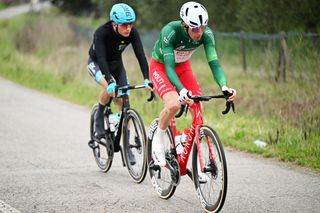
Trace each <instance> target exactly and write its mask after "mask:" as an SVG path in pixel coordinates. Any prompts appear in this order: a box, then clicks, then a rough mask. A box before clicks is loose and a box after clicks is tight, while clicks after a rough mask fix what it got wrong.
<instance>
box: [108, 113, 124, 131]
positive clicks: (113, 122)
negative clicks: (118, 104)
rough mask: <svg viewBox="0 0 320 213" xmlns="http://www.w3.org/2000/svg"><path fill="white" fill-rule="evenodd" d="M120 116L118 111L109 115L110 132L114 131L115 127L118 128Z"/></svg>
mask: <svg viewBox="0 0 320 213" xmlns="http://www.w3.org/2000/svg"><path fill="white" fill-rule="evenodd" d="M120 117H121V114H120V113H115V114H110V115H109V128H110V131H111V132H114V131H116V129H117V128H118V125H119V121H120Z"/></svg>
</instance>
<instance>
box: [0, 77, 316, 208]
mask: <svg viewBox="0 0 320 213" xmlns="http://www.w3.org/2000/svg"><path fill="white" fill-rule="evenodd" d="M97 94H98V92H97ZM89 116H90V109H87V108H84V107H81V106H77V105H74V104H70V103H68V102H65V101H62V100H59V99H57V98H54V97H51V96H48V95H45V94H42V93H40V92H37V91H34V90H31V89H27V88H24V87H21V86H19V85H17V84H14V83H12V82H9V81H7V80H4V79H1V78H0V212H19V211H20V212H203V211H202V209H201V206H200V203H199V201H198V199H197V196H196V193H195V190H194V187H193V183H192V182H191V181H190V180H189V179H188V177H183V178H182V180H181V183H180V185H179V186H178V188H177V191H176V193H175V194H174V196H173V197H172V198H170V199H169V200H162V199H160V198H158V197H157V195H156V193H155V192H154V191H153V188H152V186H151V183H150V178H149V174H147V175H148V176H147V177H146V179H145V181H144V182H143V183H142V184H135V183H133V181H132V180H131V178H130V176H129V174H128V172H127V170H126V168H124V167H122V165H121V163H120V156H119V154H116V156H115V161H114V164H113V165H112V168H111V169H110V171H109V172H108V173H107V174H105V173H102V172H100V171H99V169H98V167H97V166H96V164H95V161H94V158H93V156H92V153H91V150H90V149H89V148H88V146H87V141H88V139H89ZM226 157H227V162H228V172H229V185H228V194H227V199H226V202H225V205H224V208H223V210H222V212H254V213H256V212H290V213H291V212H320V175H319V174H317V173H313V172H310V171H308V170H306V169H301V168H296V167H289V166H288V165H286V164H284V163H279V162H277V161H275V160H270V159H262V158H260V157H257V156H255V155H249V154H245V153H240V152H235V151H231V150H228V151H227V152H226Z"/></svg>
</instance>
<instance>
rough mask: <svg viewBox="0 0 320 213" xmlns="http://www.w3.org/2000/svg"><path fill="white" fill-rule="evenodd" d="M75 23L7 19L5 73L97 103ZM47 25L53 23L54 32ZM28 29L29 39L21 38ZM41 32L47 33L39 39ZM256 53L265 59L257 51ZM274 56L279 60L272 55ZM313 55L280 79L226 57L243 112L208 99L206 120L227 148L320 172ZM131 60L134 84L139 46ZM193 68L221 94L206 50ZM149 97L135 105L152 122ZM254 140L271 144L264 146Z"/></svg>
mask: <svg viewBox="0 0 320 213" xmlns="http://www.w3.org/2000/svg"><path fill="white" fill-rule="evenodd" d="M36 20H39V21H36ZM68 21H69V19H68V18H67V17H65V16H62V15H59V16H58V15H57V14H56V13H55V12H49V13H48V14H46V15H45V16H44V15H37V14H32V15H23V16H19V17H16V18H14V19H11V20H10V21H0V35H1V37H0V39H1V42H0V48H1V51H0V60H1V65H0V66H1V69H0V75H1V76H2V77H5V78H7V79H10V80H12V81H15V82H18V83H20V84H22V85H25V86H28V87H31V88H34V89H37V90H40V91H43V92H46V93H48V94H51V95H54V96H57V97H59V98H63V99H65V100H68V101H71V102H74V103H77V104H81V105H84V106H87V107H88V108H90V107H91V106H92V105H93V104H94V103H96V102H97V100H98V94H99V90H100V88H99V86H98V85H97V84H96V83H95V82H94V81H93V80H92V79H91V77H90V76H89V75H88V73H87V70H86V62H87V57H88V56H87V51H88V48H89V44H88V43H87V42H84V41H81V40H77V39H76V40H75V39H74V35H73V33H72V32H70V31H69V28H68V27H67V26H68ZM46 23H50V24H49V26H50V29H48V28H47V27H46V25H47V24H46ZM25 26H28V27H25ZM30 29H32V30H30ZM52 30H53V31H52ZM24 33H27V34H26V35H27V36H26V37H23V36H21V35H23V34H24ZM56 34H59V35H60V36H56ZM39 36H46V38H42V39H38V37H39ZM24 39H27V40H24ZM19 42H20V44H19ZM24 42H28V44H24ZM48 43H50V45H47V44H48ZM18 44H19V45H18ZM23 45H26V46H27V48H26V49H24V47H22V46H23ZM28 45H29V46H28ZM219 47H221V48H222V47H223V44H222V43H221V45H219ZM254 54H256V55H257V56H259V55H258V53H257V52H255V53H254ZM268 55H270V57H271V58H274V56H272V54H271V53H268ZM306 55H308V60H307V59H306V58H305V57H303V56H299V57H301V58H302V59H301V60H305V62H304V63H300V62H299V63H296V66H295V69H294V70H295V72H294V73H293V74H290V75H289V77H288V80H287V82H285V83H284V82H279V83H276V82H275V81H274V76H273V73H274V72H273V71H272V70H270V68H269V69H267V68H263V67H262V66H261V67H260V68H258V69H256V68H254V66H250V67H249V69H248V70H247V72H246V73H244V72H243V71H242V67H241V66H240V65H238V64H240V62H239V61H240V60H239V58H238V57H239V56H237V57H236V56H234V55H232V54H231V55H229V56H230V57H228V54H227V53H223V54H222V57H221V64H222V66H223V68H224V70H225V72H226V74H227V76H228V82H229V86H231V87H234V88H236V89H237V91H238V99H237V102H236V113H235V114H233V113H232V112H231V113H229V114H228V115H225V116H223V115H222V114H221V111H222V110H223V109H224V107H225V103H224V101H221V100H220V101H219V100H214V101H211V102H208V103H204V116H205V122H206V124H208V125H209V126H211V127H213V128H214V129H215V130H216V131H217V132H218V134H219V136H220V138H221V140H222V142H223V144H224V145H226V146H229V147H233V148H235V149H238V150H241V151H245V152H252V153H257V154H261V155H263V156H265V157H276V158H278V159H280V160H282V161H287V162H293V163H294V164H297V165H301V166H305V167H309V168H313V169H314V170H317V171H320V133H319V126H320V107H319V104H320V98H319V95H318V93H317V91H318V89H319V86H318V82H319V80H320V76H319V69H318V68H317V66H318V65H319V62H315V59H316V58H317V57H319V56H318V54H317V53H314V52H312V51H310V52H308V53H306ZM260 57H266V55H265V54H264V55H263V56H260ZM273 60H274V59H268V60H265V61H267V62H268V63H271V62H272V61H273ZM124 63H125V67H126V68H127V72H128V76H129V80H130V83H131V84H142V82H143V78H142V74H141V73H140V69H139V65H138V62H137V60H136V58H135V57H134V54H133V53H132V50H130V49H128V50H126V52H125V53H124ZM301 64H302V65H301ZM303 65H304V66H303ZM192 67H193V70H194V71H195V73H196V75H197V78H198V80H199V82H200V85H201V86H202V91H203V94H217V93H219V88H218V86H217V85H216V83H214V82H213V80H212V79H213V78H212V74H211V71H210V69H209V66H208V65H207V62H206V59H205V57H204V55H203V51H202V50H198V51H197V52H196V54H195V55H194V57H193V59H192ZM258 67H259V66H258ZM265 67H272V65H269V66H267V65H266V66H265ZM318 67H319V66H318ZM316 69H317V70H316ZM309 70H310V71H309ZM306 82H307V83H306ZM148 95H149V94H148V92H147V91H132V93H131V97H130V103H131V106H132V107H133V108H135V109H137V110H138V111H139V112H140V114H141V116H142V118H143V120H144V123H145V125H146V126H148V125H149V124H150V123H151V121H152V120H153V119H154V118H155V117H157V116H158V115H159V112H160V111H161V109H162V107H163V104H162V103H161V102H160V101H159V99H158V100H157V101H154V102H152V103H147V102H146V99H147V97H148ZM88 116H89V114H88ZM190 120H191V118H190V115H188V116H187V117H186V118H182V119H179V120H178V121H177V125H178V127H179V128H183V127H187V124H188V123H190ZM255 140H262V141H265V142H266V143H267V144H268V145H267V146H266V147H265V148H259V147H257V146H256V145H255V144H254V141H255Z"/></svg>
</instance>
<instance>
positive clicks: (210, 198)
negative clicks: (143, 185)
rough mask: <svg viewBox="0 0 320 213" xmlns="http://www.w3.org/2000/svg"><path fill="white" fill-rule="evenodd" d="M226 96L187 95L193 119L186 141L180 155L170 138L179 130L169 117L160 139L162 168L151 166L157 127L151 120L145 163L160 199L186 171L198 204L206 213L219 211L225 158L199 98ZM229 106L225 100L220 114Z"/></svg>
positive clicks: (223, 192) (184, 110)
mask: <svg viewBox="0 0 320 213" xmlns="http://www.w3.org/2000/svg"><path fill="white" fill-rule="evenodd" d="M229 96H230V94H226V95H215V96H194V97H190V98H191V99H193V101H194V104H193V105H191V106H190V108H191V110H192V111H193V120H192V125H191V128H189V129H188V131H184V132H187V140H186V143H185V145H184V149H183V152H182V153H181V154H177V152H176V146H175V142H174V138H175V137H176V136H177V135H179V132H178V130H177V128H176V124H175V118H173V119H172V120H171V125H170V126H169V128H168V129H167V131H166V137H165V140H164V141H163V143H164V147H165V157H166V161H167V164H166V166H164V167H160V166H158V165H155V164H154V160H153V158H152V154H151V153H152V152H151V151H152V139H153V136H154V133H155V131H156V129H157V127H158V119H155V120H154V121H153V122H152V124H151V126H150V133H149V136H148V165H149V174H150V177H151V183H152V186H153V188H154V189H155V191H156V193H157V194H158V196H159V197H160V198H162V199H169V198H170V197H171V196H172V195H173V194H174V192H175V189H176V187H177V186H178V184H179V182H180V177H181V176H183V175H186V174H187V175H188V176H189V177H190V178H191V179H192V180H193V182H194V186H195V189H196V192H197V196H198V198H199V200H200V203H201V205H202V207H203V208H204V209H205V210H206V211H207V212H219V211H220V210H221V208H222V207H223V205H224V201H225V198H226V194H227V184H228V177H227V163H226V157H225V154H224V150H223V146H222V143H221V141H220V139H219V137H218V134H217V133H216V132H215V131H214V130H213V129H212V128H211V127H209V126H207V125H205V124H204V121H203V113H202V105H201V101H209V100H210V99H216V98H223V99H227V97H229ZM231 107H232V109H233V112H234V104H233V102H228V101H227V102H226V109H225V110H224V111H223V112H222V113H223V114H227V113H228V112H229V110H230V108H231ZM187 110H188V105H185V106H182V108H181V110H180V112H179V113H178V114H177V115H176V116H175V117H176V118H177V117H180V116H181V115H182V114H183V113H187ZM192 147H193V153H192V169H188V168H187V163H188V158H189V155H190V153H191V149H192Z"/></svg>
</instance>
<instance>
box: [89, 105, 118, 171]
mask: <svg viewBox="0 0 320 213" xmlns="http://www.w3.org/2000/svg"><path fill="white" fill-rule="evenodd" d="M97 111H98V105H97V104H96V105H94V106H93V108H92V111H91V118H90V137H91V142H90V143H92V146H91V148H92V151H93V156H94V158H95V160H96V163H97V165H98V167H99V168H100V169H101V170H102V171H103V172H107V171H108V170H109V169H110V167H111V165H112V159H113V142H112V139H111V138H110V136H109V135H108V134H106V140H97V139H96V138H95V136H94V133H95V127H94V126H95V125H94V116H95V114H96V113H97Z"/></svg>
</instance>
